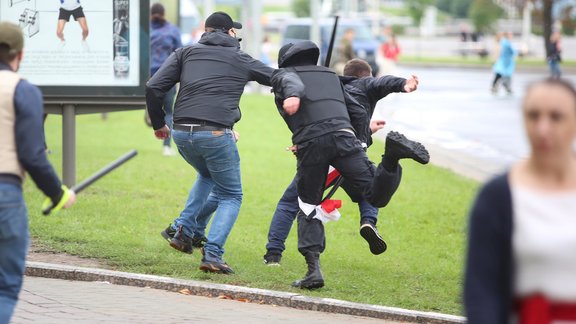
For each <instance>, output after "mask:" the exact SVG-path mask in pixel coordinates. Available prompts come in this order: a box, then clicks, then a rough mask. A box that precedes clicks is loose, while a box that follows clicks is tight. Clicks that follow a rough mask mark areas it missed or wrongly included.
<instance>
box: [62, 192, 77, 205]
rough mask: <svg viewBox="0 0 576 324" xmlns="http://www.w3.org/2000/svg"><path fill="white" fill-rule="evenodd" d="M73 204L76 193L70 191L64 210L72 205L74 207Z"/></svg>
mask: <svg viewBox="0 0 576 324" xmlns="http://www.w3.org/2000/svg"><path fill="white" fill-rule="evenodd" d="M75 202H76V193H75V192H74V191H72V190H70V198H68V201H67V202H66V203H65V204H64V208H70V207H72V205H74V203H75Z"/></svg>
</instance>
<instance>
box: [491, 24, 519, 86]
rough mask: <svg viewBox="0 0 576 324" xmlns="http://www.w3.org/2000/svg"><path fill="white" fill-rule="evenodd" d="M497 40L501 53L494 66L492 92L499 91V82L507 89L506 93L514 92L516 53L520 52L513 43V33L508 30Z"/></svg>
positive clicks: (499, 35)
mask: <svg viewBox="0 0 576 324" xmlns="http://www.w3.org/2000/svg"><path fill="white" fill-rule="evenodd" d="M496 37H497V40H498V41H499V50H498V51H499V52H498V53H499V54H498V59H497V60H496V63H494V66H493V67H492V70H493V71H494V81H492V93H494V94H497V93H498V87H499V84H500V83H502V86H503V87H504V89H505V90H506V93H508V94H512V75H513V74H514V70H515V69H516V55H517V54H518V52H517V51H516V49H515V48H514V46H513V45H512V42H511V40H512V33H511V32H508V33H505V34H504V35H503V34H500V33H499V34H498V35H497V36H496Z"/></svg>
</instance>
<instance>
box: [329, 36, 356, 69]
mask: <svg viewBox="0 0 576 324" xmlns="http://www.w3.org/2000/svg"><path fill="white" fill-rule="evenodd" d="M354 37H356V33H355V32H354V29H352V28H348V29H346V30H345V31H344V35H342V39H341V40H340V44H339V45H338V47H337V48H336V61H335V62H334V71H335V72H336V74H338V75H342V74H343V73H344V65H346V62H348V61H350V60H351V59H353V58H354V57H355V55H354Z"/></svg>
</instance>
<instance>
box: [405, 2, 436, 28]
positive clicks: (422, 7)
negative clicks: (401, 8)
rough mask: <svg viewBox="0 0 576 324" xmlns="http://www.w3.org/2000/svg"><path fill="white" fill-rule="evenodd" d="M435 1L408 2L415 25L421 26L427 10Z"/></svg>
mask: <svg viewBox="0 0 576 324" xmlns="http://www.w3.org/2000/svg"><path fill="white" fill-rule="evenodd" d="M434 3H435V1H434V0H406V6H407V7H408V12H409V13H410V16H411V17H412V19H413V20H414V24H415V25H417V26H419V25H420V22H421V21H422V18H423V17H424V12H425V11H426V8H427V7H428V6H430V5H432V4H434Z"/></svg>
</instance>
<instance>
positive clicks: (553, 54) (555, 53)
mask: <svg viewBox="0 0 576 324" xmlns="http://www.w3.org/2000/svg"><path fill="white" fill-rule="evenodd" d="M561 52H562V48H561V47H560V32H558V31H556V32H553V33H552V35H550V48H549V49H548V57H547V58H546V60H547V61H548V67H549V68H550V77H552V78H554V79H559V78H560V76H561V75H562V72H561V71H560V62H562V57H561V55H560V54H561Z"/></svg>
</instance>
